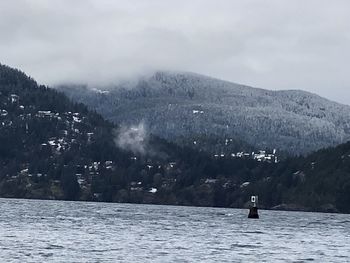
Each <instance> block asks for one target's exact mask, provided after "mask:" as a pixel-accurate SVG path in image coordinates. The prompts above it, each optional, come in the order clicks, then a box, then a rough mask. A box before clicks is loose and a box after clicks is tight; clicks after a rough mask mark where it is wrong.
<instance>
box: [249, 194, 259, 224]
mask: <svg viewBox="0 0 350 263" xmlns="http://www.w3.org/2000/svg"><path fill="white" fill-rule="evenodd" d="M250 201H251V202H252V206H251V207H250V208H249V215H248V218H256V219H258V218H259V213H258V206H257V203H258V196H256V195H253V196H252V197H251V199H250Z"/></svg>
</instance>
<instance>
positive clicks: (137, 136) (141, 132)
mask: <svg viewBox="0 0 350 263" xmlns="http://www.w3.org/2000/svg"><path fill="white" fill-rule="evenodd" d="M115 133H116V138H115V139H114V142H115V144H116V145H117V146H118V147H119V148H121V149H123V150H125V151H130V152H133V153H134V154H140V155H145V154H146V153H147V148H148V145H147V144H148V134H147V131H146V128H145V125H144V123H143V122H140V123H139V124H138V125H131V126H122V127H120V128H119V129H118V130H117V131H115Z"/></svg>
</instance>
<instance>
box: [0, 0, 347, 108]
mask: <svg viewBox="0 0 350 263" xmlns="http://www.w3.org/2000/svg"><path fill="white" fill-rule="evenodd" d="M349 14H350V1H348V0H328V1H323V0H307V1H306V0H239V1H236V0H227V1H225V0H183V1H181V0H180V1H179V0H176V1H174V0H169V1H168V0H123V1H119V0H110V1H108V0H1V1H0V63H3V64H7V65H10V66H12V67H17V68H20V69H21V70H23V71H25V72H26V73H28V74H30V75H31V76H32V77H34V78H35V79H36V80H37V81H38V82H40V83H42V84H48V85H54V84H57V83H61V82H78V83H79V82H83V83H92V84H96V83H97V84H99V83H102V84H105V83H110V82H113V81H116V80H118V79H120V78H125V77H132V76H136V75H139V74H144V73H145V72H150V71H153V70H157V69H160V70H162V69H164V70H180V71H192V72H197V73H201V74H205V75H209V76H213V77H217V78H221V79H225V80H230V81H233V82H238V83H243V84H247V85H251V86H255V87H261V88H266V89H303V90H307V91H311V92H314V93H317V94H319V95H322V96H324V97H327V98H329V99H332V100H336V101H339V102H342V103H346V104H350V74H349V73H350V67H349V65H350V15H349Z"/></svg>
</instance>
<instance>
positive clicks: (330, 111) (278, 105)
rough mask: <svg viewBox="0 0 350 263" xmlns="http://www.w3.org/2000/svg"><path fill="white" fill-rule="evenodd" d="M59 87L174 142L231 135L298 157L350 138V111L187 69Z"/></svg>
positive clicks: (110, 115)
mask: <svg viewBox="0 0 350 263" xmlns="http://www.w3.org/2000/svg"><path fill="white" fill-rule="evenodd" d="M57 88H58V89H59V90H62V91H64V92H65V93H66V94H67V95H68V96H69V97H71V98H72V99H73V100H75V101H79V102H83V103H85V104H86V105H88V106H89V107H90V108H91V109H96V111H97V112H99V113H100V114H102V115H103V116H104V117H105V118H107V119H108V120H110V121H113V122H115V123H126V124H137V123H139V122H141V121H144V123H145V125H146V126H148V127H149V129H150V132H151V133H153V134H155V135H158V136H160V137H163V138H166V139H170V140H172V141H177V140H178V138H179V137H180V138H191V140H192V139H193V140H195V139H196V137H202V138H203V137H208V138H211V137H214V138H223V139H225V138H230V139H234V140H236V141H238V142H241V144H242V142H244V143H245V144H247V145H252V146H253V148H255V149H265V148H269V149H273V148H277V149H278V150H279V151H284V152H288V153H290V154H295V155H297V154H305V153H309V152H311V151H314V150H317V149H320V148H324V147H328V146H334V145H337V144H340V143H343V142H346V141H347V140H348V139H349V138H350V107H349V106H346V105H341V104H338V103H335V102H332V101H329V100H327V99H324V98H321V97H319V96H317V95H314V94H311V93H308V92H304V91H297V90H291V91H270V90H263V89H257V88H251V87H248V86H243V85H239V84H235V83H230V82H227V81H222V80H217V79H214V78H210V77H206V76H202V75H198V74H193V73H179V72H157V73H155V74H154V75H152V76H150V77H143V78H140V79H138V80H135V81H131V82H124V83H120V84H118V85H116V86H113V87H112V86H110V87H88V86H70V85H63V86H59V87H57ZM236 148H237V147H236ZM242 150H244V149H242Z"/></svg>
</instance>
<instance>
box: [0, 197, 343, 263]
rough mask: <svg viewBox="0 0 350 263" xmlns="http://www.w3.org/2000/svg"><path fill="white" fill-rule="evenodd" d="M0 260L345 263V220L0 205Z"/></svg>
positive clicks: (95, 205)
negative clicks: (254, 218)
mask: <svg viewBox="0 0 350 263" xmlns="http://www.w3.org/2000/svg"><path fill="white" fill-rule="evenodd" d="M0 207H1V213H0V258H1V259H2V260H1V261H2V262H118V261H120V262H214V261H217V262H272V261H273V262H279V261H280V262H306V261H315V262H350V245H349V244H350V215H338V214H320V213H302V212H278V211H260V219H259V220H248V219H247V213H248V211H247V210H240V209H222V208H198V207H178V206H154V205H135V204H110V203H87V202H62V201H42V200H16V199H0Z"/></svg>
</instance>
